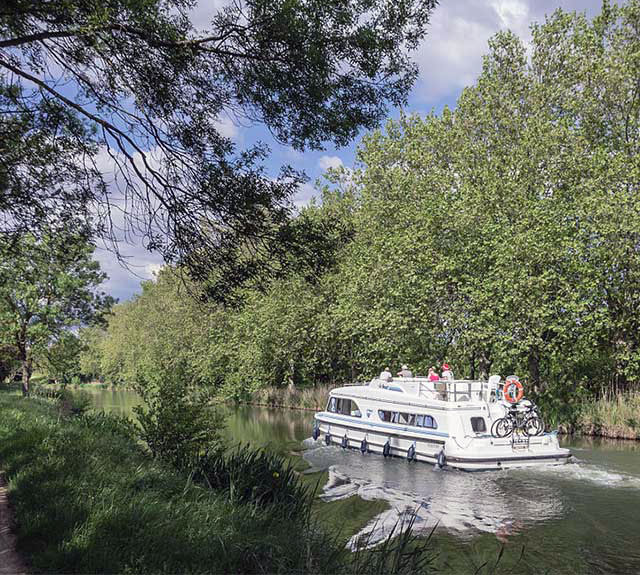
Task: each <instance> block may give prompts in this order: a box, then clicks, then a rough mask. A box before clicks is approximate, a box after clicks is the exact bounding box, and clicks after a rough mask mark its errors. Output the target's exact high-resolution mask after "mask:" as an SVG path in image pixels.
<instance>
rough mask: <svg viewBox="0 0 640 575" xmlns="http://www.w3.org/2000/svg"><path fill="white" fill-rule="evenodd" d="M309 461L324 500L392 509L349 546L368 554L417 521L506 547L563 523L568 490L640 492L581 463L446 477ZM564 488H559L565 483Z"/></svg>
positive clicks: (340, 456)
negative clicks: (319, 474)
mask: <svg viewBox="0 0 640 575" xmlns="http://www.w3.org/2000/svg"><path fill="white" fill-rule="evenodd" d="M308 446H309V449H308V450H307V451H306V452H305V459H306V460H307V461H308V462H309V463H310V464H311V466H312V469H313V470H320V469H326V470H328V473H329V479H328V481H327V483H326V485H325V486H324V489H323V491H322V494H321V497H322V498H323V499H324V500H325V501H335V500H338V499H345V498H347V497H351V496H353V495H357V496H359V497H361V498H362V499H365V500H373V499H383V500H385V501H387V502H388V503H389V505H390V508H389V509H388V510H387V511H384V512H383V513H381V514H379V515H378V516H376V517H375V518H374V519H372V521H370V522H369V523H368V524H367V525H366V526H365V527H364V528H363V529H362V530H361V531H360V532H358V533H357V534H356V535H354V536H353V537H352V538H351V540H350V541H349V546H350V547H351V548H353V547H354V546H355V545H356V543H357V542H358V540H361V538H363V537H364V538H366V539H367V543H368V545H369V546H373V545H376V544H377V543H379V542H381V541H382V540H384V539H385V538H386V537H387V535H388V534H389V533H390V532H391V530H392V529H394V527H395V526H396V525H397V524H398V522H403V521H407V520H408V519H409V518H413V519H414V522H413V529H414V531H416V532H419V533H420V532H425V533H428V532H430V531H431V529H432V528H433V527H434V525H436V524H437V525H438V527H439V528H444V529H446V530H448V531H450V532H453V533H455V534H456V535H457V536H458V537H472V536H474V535H476V534H478V533H481V532H484V533H494V534H495V535H496V537H497V538H498V539H500V540H506V538H508V537H509V536H510V535H513V534H514V533H517V532H519V531H521V530H523V529H525V528H528V527H530V526H533V525H535V524H539V523H541V522H549V521H551V520H553V519H557V518H560V517H562V516H563V515H564V514H565V512H566V508H567V502H566V494H565V493H564V491H563V490H562V489H561V484H562V483H563V482H573V481H575V482H585V481H588V482H592V483H595V484H598V485H603V486H615V487H635V488H638V487H640V478H638V477H634V476H630V475H626V474H623V473H617V472H613V471H610V470H607V469H603V468H601V467H599V466H597V465H592V464H588V463H583V462H578V463H573V464H568V465H562V466H546V467H537V468H526V469H524V468H523V469H510V470H504V471H495V472H492V471H489V472H481V473H465V472H460V471H454V470H451V471H449V470H447V471H440V470H437V469H434V468H433V467H431V466H429V465H425V464H419V463H418V464H411V463H408V462H406V461H404V460H401V459H396V458H394V459H388V460H385V459H384V458H382V457H380V456H378V455H374V454H367V455H362V454H360V453H358V452H355V451H351V450H342V449H340V448H338V447H336V446H325V445H324V444H322V443H320V442H313V441H311V442H310V443H308ZM559 480H560V481H559Z"/></svg>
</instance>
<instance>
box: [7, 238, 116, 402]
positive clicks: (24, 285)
mask: <svg viewBox="0 0 640 575" xmlns="http://www.w3.org/2000/svg"><path fill="white" fill-rule="evenodd" d="M13 248H14V246H8V245H7V244H6V243H4V242H3V243H0V250H1V251H2V258H1V259H0V326H1V329H0V338H1V340H0V341H1V343H2V344H5V345H10V346H12V347H13V349H14V350H15V352H16V356H17V357H18V359H19V361H20V362H21V365H22V391H23V393H24V394H28V392H29V380H30V378H31V374H32V372H33V365H34V359H35V357H37V356H44V355H45V354H46V352H47V350H48V349H49V346H51V345H53V344H55V343H56V342H60V341H61V340H63V339H64V338H66V337H68V330H69V329H71V328H74V327H78V326H80V325H83V324H86V323H90V322H95V321H99V320H100V319H101V318H102V316H103V315H104V313H106V312H107V311H108V309H109V308H110V306H111V304H112V298H111V297H110V296H106V295H105V294H104V293H101V292H96V291H95V288H96V287H97V286H99V285H100V283H102V281H103V280H104V279H105V278H106V276H105V274H104V273H102V272H101V271H100V265H99V264H98V262H96V261H93V260H92V259H91V254H92V253H93V250H94V247H93V245H92V244H91V243H90V242H89V241H88V239H87V234H86V233H82V232H81V231H78V230H77V229H76V230H74V231H73V232H72V231H70V230H69V229H68V228H65V229H57V230H55V229H52V230H49V231H48V232H47V233H45V234H43V235H42V236H41V237H40V238H36V237H34V236H32V235H31V234H26V235H23V236H22V237H21V238H20V240H19V244H18V248H19V249H17V250H15V249H13Z"/></svg>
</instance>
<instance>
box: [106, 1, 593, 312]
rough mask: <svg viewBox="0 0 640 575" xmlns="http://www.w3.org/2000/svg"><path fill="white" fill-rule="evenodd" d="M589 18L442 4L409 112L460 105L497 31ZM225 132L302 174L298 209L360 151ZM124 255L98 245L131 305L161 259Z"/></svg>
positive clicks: (247, 129) (225, 123) (418, 55)
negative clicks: (301, 148) (557, 18)
mask: <svg viewBox="0 0 640 575" xmlns="http://www.w3.org/2000/svg"><path fill="white" fill-rule="evenodd" d="M223 3H224V0H200V2H199V3H198V5H197V6H196V7H195V8H194V10H193V12H192V18H193V22H194V24H195V25H196V27H198V28H201V29H205V28H206V27H207V23H208V22H209V21H210V19H211V15H212V14H213V13H215V11H217V10H218V9H219V7H220V6H221V5H222V4H223ZM558 8H562V9H563V10H565V11H574V10H575V11H578V12H586V13H587V15H589V16H593V15H594V14H596V13H597V12H598V11H599V8H600V2H599V0H441V2H440V5H439V6H438V7H436V9H435V10H434V12H433V13H432V16H431V22H430V25H429V29H428V32H427V36H426V37H425V39H424V41H423V42H422V44H421V45H420V46H419V48H418V49H417V50H416V51H415V52H414V53H413V54H412V56H413V58H414V60H415V62H416V63H417V64H418V67H419V70H420V75H419V77H418V80H417V81H416V83H415V85H414V87H413V89H412V91H411V94H410V96H409V99H408V102H407V105H406V106H405V107H404V108H403V110H402V111H404V112H405V113H409V114H412V113H417V114H427V113H429V112H431V111H435V112H436V113H438V112H440V111H441V110H442V109H443V108H444V107H445V106H449V107H455V103H456V100H457V99H458V96H459V95H460V92H461V91H462V89H463V88H464V87H465V86H468V85H471V84H473V83H474V81H475V79H476V77H477V76H478V74H479V73H480V71H481V68H482V56H483V54H485V53H486V52H487V41H488V40H489V38H490V37H491V36H493V35H494V34H495V33H496V32H498V31H500V30H507V29H509V30H511V31H513V32H514V33H516V34H517V35H518V36H519V37H520V38H522V39H523V40H524V41H525V43H527V42H528V41H529V40H530V36H531V35H530V31H529V27H530V25H531V23H532V22H542V21H544V18H545V15H550V14H552V13H553V12H554V11H555V10H556V9H558ZM400 112H401V110H400V109H392V110H390V113H389V116H390V117H392V118H397V117H398V115H399V114H400ZM219 122H220V124H219V126H220V131H221V133H222V134H224V135H226V136H228V137H229V138H231V139H232V140H233V141H234V142H235V144H236V145H237V147H238V149H242V148H243V147H245V146H248V145H251V144H253V143H255V142H257V141H261V142H264V143H266V144H268V145H269V147H270V148H271V152H272V153H271V156H270V157H269V159H268V160H267V162H266V167H267V170H268V171H269V172H270V173H272V174H273V175H275V174H277V173H278V171H279V168H280V166H282V165H284V164H289V165H291V166H293V167H294V168H297V169H299V170H304V172H305V173H306V174H307V176H308V177H309V182H308V183H307V184H305V185H303V186H302V187H301V189H300V191H299V193H298V194H297V196H296V197H295V198H294V203H295V204H296V205H298V206H301V205H304V204H306V203H308V202H309V200H310V199H311V198H312V197H313V196H314V186H313V182H315V181H316V180H317V179H318V178H320V177H321V176H322V174H323V173H324V172H325V171H326V170H327V169H328V168H330V167H337V166H340V165H344V166H347V167H349V166H352V165H353V163H354V159H355V151H356V148H357V145H358V141H359V140H360V138H361V137H362V134H361V135H360V137H359V138H357V139H356V140H355V141H354V142H352V143H351V144H350V145H349V146H346V147H344V148H340V149H336V148H335V147H332V146H329V147H327V149H326V150H323V151H310V152H302V153H301V152H298V151H296V150H293V149H292V148H290V147H287V146H283V145H280V144H279V143H277V142H276V141H274V140H273V138H272V137H271V136H270V134H269V132H268V130H266V129H265V128H264V126H261V125H254V126H251V125H246V124H241V123H239V122H238V121H237V120H236V119H235V118H232V117H229V116H224V117H221V118H220V119H219ZM121 254H122V255H123V256H124V258H125V260H126V261H127V266H126V267H124V266H123V265H121V263H119V262H118V261H117V259H116V257H115V256H114V255H113V254H112V253H111V252H110V251H108V250H106V249H104V248H102V247H101V246H98V249H97V250H96V259H98V260H99V261H100V264H101V266H102V269H103V270H104V271H105V272H106V273H107V275H108V276H109V279H108V280H107V281H106V282H105V283H104V284H103V286H102V289H104V290H105V291H106V292H107V293H109V294H110V295H112V296H114V297H116V298H118V299H119V300H120V301H123V300H127V299H130V298H131V297H133V295H135V294H136V293H139V292H140V281H141V280H143V279H151V278H152V277H153V274H154V273H156V272H157V271H158V270H159V269H160V267H161V265H162V259H161V258H160V257H159V256H158V255H156V254H151V253H149V252H147V251H146V249H145V248H144V247H143V246H142V245H131V244H123V245H122V246H121Z"/></svg>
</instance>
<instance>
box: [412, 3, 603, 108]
mask: <svg viewBox="0 0 640 575" xmlns="http://www.w3.org/2000/svg"><path fill="white" fill-rule="evenodd" d="M598 4H599V2H593V1H592V0H591V1H589V0H538V1H533V0H528V1H527V0H488V1H487V0H456V2H442V3H441V4H440V5H439V6H437V7H436V9H435V10H434V11H433V14H432V16H431V23H430V27H429V30H428V33H427V36H426V37H425V39H424V41H423V43H422V45H421V46H420V47H419V48H418V50H417V52H416V54H415V59H416V62H417V63H418V65H419V67H420V80H419V81H418V83H417V85H416V87H415V89H414V96H415V97H417V99H418V100H422V101H423V102H425V103H427V104H429V105H433V104H436V103H437V102H438V101H439V100H442V99H443V98H447V97H453V96H457V93H458V92H459V91H460V90H461V89H462V88H463V87H465V86H468V85H470V84H473V82H474V81H475V79H476V78H477V76H478V74H479V73H480V71H481V70H482V56H483V55H484V54H486V53H487V51H488V44H487V42H488V40H489V38H491V36H493V35H494V34H495V33H496V32H498V31H500V30H511V31H512V32H514V33H515V34H516V35H518V36H519V37H520V38H521V39H522V41H523V42H524V44H525V46H527V47H528V46H529V44H530V41H531V31H530V29H529V27H530V25H531V24H532V23H533V22H543V21H544V19H545V15H550V14H551V13H552V12H554V11H555V10H556V9H557V8H562V9H563V10H565V11H573V10H577V11H579V12H586V13H587V15H589V16H593V15H594V13H595V12H597V11H598Z"/></svg>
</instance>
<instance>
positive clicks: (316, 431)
mask: <svg viewBox="0 0 640 575" xmlns="http://www.w3.org/2000/svg"><path fill="white" fill-rule="evenodd" d="M312 435H313V440H314V441H315V440H316V439H318V437H319V436H320V428H319V427H318V423H317V422H316V424H315V425H314V426H313V434H312Z"/></svg>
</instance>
